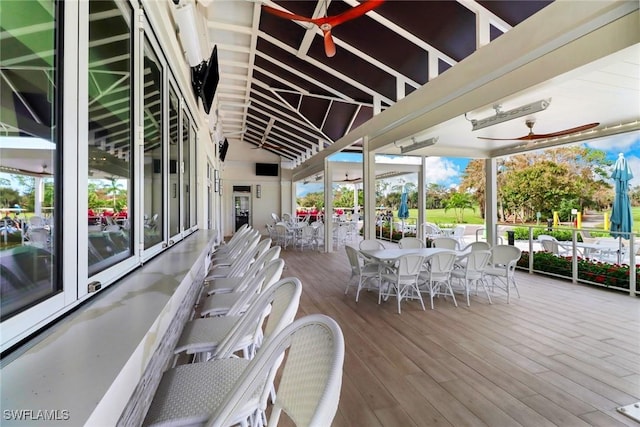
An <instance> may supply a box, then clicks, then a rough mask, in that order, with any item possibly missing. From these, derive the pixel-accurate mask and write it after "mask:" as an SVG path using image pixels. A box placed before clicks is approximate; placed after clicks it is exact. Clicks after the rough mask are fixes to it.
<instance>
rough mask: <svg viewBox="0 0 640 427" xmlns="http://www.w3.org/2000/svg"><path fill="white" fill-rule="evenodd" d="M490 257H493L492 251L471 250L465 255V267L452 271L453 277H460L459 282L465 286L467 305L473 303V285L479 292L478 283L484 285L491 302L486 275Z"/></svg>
mask: <svg viewBox="0 0 640 427" xmlns="http://www.w3.org/2000/svg"><path fill="white" fill-rule="evenodd" d="M489 259H491V251H474V252H469V253H468V254H467V255H465V256H464V257H463V260H464V268H459V269H454V270H453V271H452V272H451V278H452V279H458V282H459V283H460V284H461V285H462V286H463V289H464V293H465V295H466V297H467V306H470V305H471V303H470V301H469V292H470V290H471V287H472V286H473V285H475V286H476V294H477V293H478V285H482V288H483V289H484V291H485V293H486V294H487V298H488V299H489V304H491V296H490V295H489V290H488V289H487V286H486V283H485V277H484V272H485V270H486V269H487V265H488V263H489Z"/></svg>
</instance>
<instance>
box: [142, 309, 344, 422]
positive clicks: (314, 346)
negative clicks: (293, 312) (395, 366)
mask: <svg viewBox="0 0 640 427" xmlns="http://www.w3.org/2000/svg"><path fill="white" fill-rule="evenodd" d="M287 349H288V354H287V358H286V362H285V363H284V366H283V367H282V369H281V372H282V373H281V377H280V381H279V383H278V390H277V393H276V398H275V401H274V403H273V408H272V410H271V416H270V419H269V422H268V423H267V425H269V426H276V425H277V424H278V420H279V418H280V415H281V413H282V411H284V412H285V413H286V414H287V415H288V416H289V418H290V419H291V420H293V421H294V423H295V425H298V426H310V427H325V426H329V425H331V423H332V421H333V418H334V417H335V414H336V411H337V409H338V402H339V398H340V389H341V386H342V367H343V363H344V337H343V335H342V331H341V330H340V327H339V326H338V324H337V323H336V322H335V321H334V320H333V319H331V318H329V317H327V316H324V315H321V314H315V315H310V316H306V317H303V318H301V319H298V320H296V321H295V322H293V323H292V324H290V325H289V326H287V327H286V328H285V329H284V330H283V331H281V332H280V333H279V334H277V335H275V336H273V337H272V338H271V339H269V340H268V341H266V342H265V343H264V345H263V346H262V348H261V349H260V350H259V351H258V353H257V355H256V357H254V358H253V359H252V360H250V361H249V360H246V359H237V358H236V359H221V360H211V361H208V362H203V363H194V364H189V365H183V366H178V367H176V368H173V369H170V370H168V371H167V372H165V373H164V375H163V376H162V379H161V381H160V384H159V386H158V388H157V390H156V393H155V396H154V398H153V401H152V402H151V405H150V407H149V410H148V411H147V414H146V417H145V420H144V422H143V425H144V426H159V425H163V426H168V425H172V426H180V425H196V424H197V425H204V424H206V425H208V426H210V427H226V426H231V425H236V424H241V425H243V426H246V425H248V424H252V425H262V417H263V416H265V415H264V411H265V409H266V406H267V397H268V395H269V393H270V391H271V385H272V384H273V381H274V379H275V378H276V374H277V373H278V371H279V368H280V365H281V363H282V360H283V359H284V354H285V351H287Z"/></svg>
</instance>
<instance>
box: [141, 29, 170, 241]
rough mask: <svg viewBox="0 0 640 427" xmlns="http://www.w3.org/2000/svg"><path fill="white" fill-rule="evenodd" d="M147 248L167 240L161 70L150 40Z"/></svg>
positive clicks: (147, 46) (147, 53)
mask: <svg viewBox="0 0 640 427" xmlns="http://www.w3.org/2000/svg"><path fill="white" fill-rule="evenodd" d="M143 78H144V109H143V111H144V112H143V114H144V186H143V187H144V189H143V191H144V247H145V249H147V248H149V247H151V246H153V245H155V244H157V243H160V242H161V241H163V240H164V235H163V233H164V211H163V197H162V194H163V193H162V190H163V188H164V187H163V182H164V181H163V179H162V176H163V171H164V169H165V167H164V162H163V156H162V135H163V134H162V123H163V115H162V67H161V66H160V62H159V61H158V58H157V57H156V55H155V54H154V52H153V50H152V48H151V46H150V43H149V40H145V45H144V77H143Z"/></svg>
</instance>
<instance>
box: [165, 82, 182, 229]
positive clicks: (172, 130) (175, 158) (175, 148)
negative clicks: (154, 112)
mask: <svg viewBox="0 0 640 427" xmlns="http://www.w3.org/2000/svg"><path fill="white" fill-rule="evenodd" d="M180 145H181V144H180V101H179V98H178V95H177V94H176V92H175V90H174V89H173V87H172V88H171V89H170V90H169V194H168V196H169V236H175V235H176V234H178V233H180V173H179V172H180V166H179V160H180Z"/></svg>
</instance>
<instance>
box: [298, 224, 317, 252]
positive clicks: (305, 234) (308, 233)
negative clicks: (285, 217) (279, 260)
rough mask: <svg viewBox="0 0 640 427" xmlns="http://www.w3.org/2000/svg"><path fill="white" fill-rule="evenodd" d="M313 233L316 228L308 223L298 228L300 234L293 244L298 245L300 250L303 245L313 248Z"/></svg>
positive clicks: (302, 248)
mask: <svg viewBox="0 0 640 427" xmlns="http://www.w3.org/2000/svg"><path fill="white" fill-rule="evenodd" d="M315 234H316V228H315V227H312V226H310V225H305V226H304V227H302V229H301V230H300V235H299V236H298V238H297V239H296V241H295V246H296V247H299V248H300V250H301V251H302V250H304V248H305V247H309V248H313V247H314V246H315V240H316V238H315Z"/></svg>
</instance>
